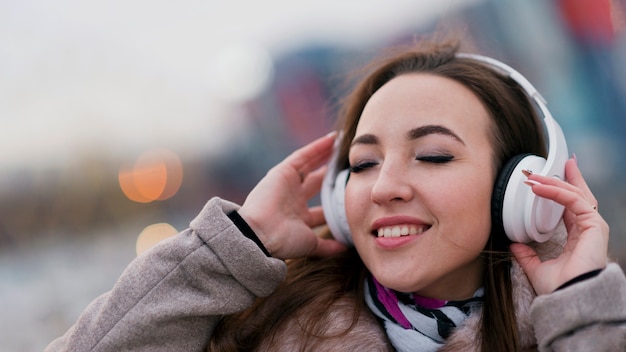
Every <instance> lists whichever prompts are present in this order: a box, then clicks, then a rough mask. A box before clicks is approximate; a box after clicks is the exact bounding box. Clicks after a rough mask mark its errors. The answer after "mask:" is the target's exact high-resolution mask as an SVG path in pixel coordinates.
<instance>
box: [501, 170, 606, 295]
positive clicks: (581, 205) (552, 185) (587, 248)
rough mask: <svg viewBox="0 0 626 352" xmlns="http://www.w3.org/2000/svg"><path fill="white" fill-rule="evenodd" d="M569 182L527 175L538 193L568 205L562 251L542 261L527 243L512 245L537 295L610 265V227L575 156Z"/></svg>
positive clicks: (568, 175)
mask: <svg viewBox="0 0 626 352" xmlns="http://www.w3.org/2000/svg"><path fill="white" fill-rule="evenodd" d="M565 178H566V180H567V182H565V181H561V180H559V179H556V178H554V177H546V176H539V175H530V176H528V180H529V183H530V184H531V187H532V190H533V192H534V193H535V194H537V195H538V196H540V197H544V198H547V199H552V200H554V201H555V202H557V203H559V204H562V205H563V206H565V212H564V214H563V221H564V223H565V227H566V229H567V242H566V244H565V248H564V250H563V253H562V254H561V255H560V256H559V257H557V258H555V259H552V260H547V261H545V262H541V260H540V259H539V257H538V256H537V254H536V253H535V251H534V250H533V249H532V248H531V247H529V246H527V245H524V244H521V243H514V244H512V245H511V251H512V252H513V255H514V256H515V258H516V259H517V261H518V262H519V263H520V265H521V266H522V268H523V269H524V271H525V272H526V275H527V276H528V279H529V280H530V282H531V284H532V285H533V287H534V289H535V291H536V292H537V294H539V295H541V294H546V293H550V292H553V291H554V290H555V289H557V288H558V287H559V286H561V285H562V284H564V283H566V282H567V281H569V280H571V279H573V278H575V277H576V276H579V275H581V274H584V273H587V272H590V271H592V270H596V269H603V268H604V267H606V264H607V259H608V258H607V255H608V242H609V226H608V224H607V223H606V221H604V219H603V218H602V216H600V214H599V213H598V202H597V200H596V198H595V197H594V196H593V194H592V193H591V191H590V190H589V187H588V186H587V183H586V182H585V180H584V179H583V176H582V174H581V173H580V170H579V169H578V165H577V164H576V160H575V159H570V160H568V161H567V163H566V164H565Z"/></svg>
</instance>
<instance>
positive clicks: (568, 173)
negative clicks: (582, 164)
mask: <svg viewBox="0 0 626 352" xmlns="http://www.w3.org/2000/svg"><path fill="white" fill-rule="evenodd" d="M565 179H566V180H567V182H569V183H571V184H572V185H574V186H576V187H578V188H579V189H581V190H582V191H583V194H584V195H585V199H587V200H588V201H589V202H591V203H592V205H595V206H596V208H597V206H598V201H597V199H596V197H595V196H594V195H593V192H591V189H589V186H588V185H587V182H586V181H585V178H584V177H583V174H582V173H581V172H580V169H579V168H578V163H577V162H576V160H575V159H570V160H568V161H567V163H566V164H565Z"/></svg>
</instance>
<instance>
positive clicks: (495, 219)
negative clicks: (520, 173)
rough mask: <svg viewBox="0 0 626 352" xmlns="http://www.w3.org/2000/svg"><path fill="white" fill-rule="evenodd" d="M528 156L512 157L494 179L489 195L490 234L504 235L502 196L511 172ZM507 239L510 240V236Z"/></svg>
mask: <svg viewBox="0 0 626 352" xmlns="http://www.w3.org/2000/svg"><path fill="white" fill-rule="evenodd" d="M529 155H531V154H520V155H516V156H514V157H512V158H511V159H509V160H508V161H507V162H506V163H505V164H504V165H503V166H502V168H501V169H500V173H499V174H498V176H497V177H496V181H495V183H494V185H493V193H492V194H491V226H492V232H495V233H506V231H505V226H504V219H503V217H502V216H503V209H504V198H505V197H504V196H505V194H506V190H507V187H508V184H509V180H510V179H511V175H512V174H513V171H515V169H516V167H517V164H519V163H520V161H522V160H523V159H524V158H525V157H527V156H529ZM507 236H508V234H507ZM508 237H509V238H510V236H508Z"/></svg>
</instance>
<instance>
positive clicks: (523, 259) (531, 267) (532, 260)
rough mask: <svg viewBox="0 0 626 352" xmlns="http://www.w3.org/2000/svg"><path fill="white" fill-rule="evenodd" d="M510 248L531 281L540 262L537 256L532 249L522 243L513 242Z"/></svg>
mask: <svg viewBox="0 0 626 352" xmlns="http://www.w3.org/2000/svg"><path fill="white" fill-rule="evenodd" d="M510 248H511V253H513V256H514V257H515V259H516V260H517V262H518V263H519V265H520V266H521V267H522V269H524V272H525V273H526V275H527V276H528V277H529V278H530V279H531V281H532V278H533V277H534V276H535V273H536V271H537V267H538V266H539V264H541V260H540V259H539V256H538V255H537V253H536V252H535V250H534V249H532V248H531V247H529V246H527V245H525V244H523V243H513V244H511V247H510Z"/></svg>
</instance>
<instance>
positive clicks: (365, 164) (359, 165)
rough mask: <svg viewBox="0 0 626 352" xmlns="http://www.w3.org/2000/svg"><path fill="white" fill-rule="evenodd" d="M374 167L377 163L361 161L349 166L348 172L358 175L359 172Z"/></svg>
mask: <svg viewBox="0 0 626 352" xmlns="http://www.w3.org/2000/svg"><path fill="white" fill-rule="evenodd" d="M376 165H378V163H377V162H375V161H362V162H359V163H357V164H355V165H350V172H351V173H354V174H358V173H359V172H361V171H364V170H366V169H369V168H371V167H374V166H376Z"/></svg>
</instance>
